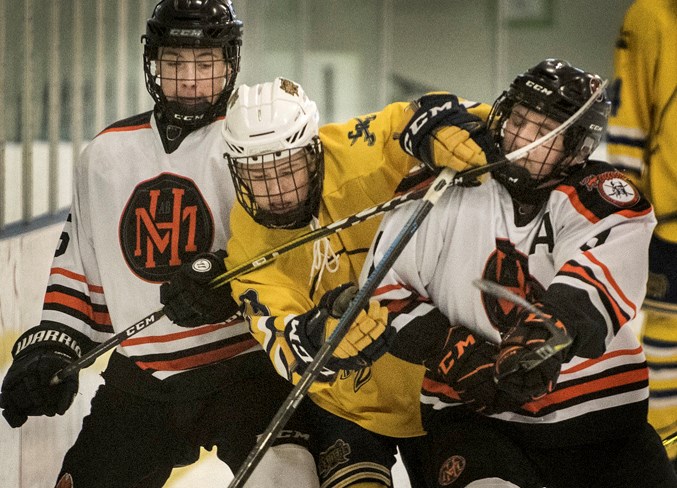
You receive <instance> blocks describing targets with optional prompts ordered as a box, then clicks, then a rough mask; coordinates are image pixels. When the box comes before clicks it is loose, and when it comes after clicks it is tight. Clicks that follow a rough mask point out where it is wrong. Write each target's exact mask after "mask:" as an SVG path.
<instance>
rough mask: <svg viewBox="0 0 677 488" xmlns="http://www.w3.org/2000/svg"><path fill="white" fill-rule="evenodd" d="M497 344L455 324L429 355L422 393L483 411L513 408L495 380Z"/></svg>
mask: <svg viewBox="0 0 677 488" xmlns="http://www.w3.org/2000/svg"><path fill="white" fill-rule="evenodd" d="M497 355H498V346H496V345H495V344H492V343H490V342H488V341H486V340H484V339H483V338H481V337H480V336H478V335H476V334H474V333H473V332H472V331H470V330H469V329H467V328H465V327H462V326H454V327H452V328H451V329H449V330H448V334H447V339H446V342H445V344H444V346H443V347H442V349H441V350H440V352H439V353H437V354H436V355H435V356H433V357H430V358H428V359H426V360H425V361H424V362H423V365H424V366H425V367H426V373H425V376H424V379H423V386H422V394H423V395H426V396H434V397H439V398H441V399H442V401H444V402H447V403H457V402H460V403H464V404H465V405H466V406H467V407H469V408H471V409H472V410H475V411H476V412H481V413H484V414H493V413H499V412H504V411H506V410H511V409H513V408H515V407H517V406H519V403H516V402H514V401H513V400H512V398H510V397H509V396H508V395H507V394H505V393H504V392H503V391H501V390H499V389H497V388H496V384H495V382H494V362H495V360H496V356H497Z"/></svg>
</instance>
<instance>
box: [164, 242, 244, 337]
mask: <svg viewBox="0 0 677 488" xmlns="http://www.w3.org/2000/svg"><path fill="white" fill-rule="evenodd" d="M225 258H226V251H223V250H219V251H216V252H213V253H202V254H198V255H197V256H196V257H195V259H194V260H193V261H192V262H190V263H185V264H183V265H181V267H180V268H179V270H178V271H177V272H176V273H175V274H174V275H173V276H172V279H171V280H170V281H169V282H167V283H163V284H162V286H160V301H161V302H162V304H163V305H164V306H165V307H164V312H165V314H166V315H167V317H168V318H169V319H170V320H171V321H172V322H174V323H175V324H177V325H180V326H181V327H198V326H200V325H204V324H215V323H218V322H223V321H225V320H228V319H229V318H230V317H232V316H233V315H235V314H236V313H237V311H238V309H239V306H238V304H237V302H235V300H233V297H232V296H231V292H232V290H231V287H230V283H226V284H225V285H223V286H219V287H217V288H212V287H211V286H210V285H209V282H210V281H211V280H212V279H214V278H216V277H217V276H219V275H222V274H223V273H225V272H226V265H225V263H224V259H225Z"/></svg>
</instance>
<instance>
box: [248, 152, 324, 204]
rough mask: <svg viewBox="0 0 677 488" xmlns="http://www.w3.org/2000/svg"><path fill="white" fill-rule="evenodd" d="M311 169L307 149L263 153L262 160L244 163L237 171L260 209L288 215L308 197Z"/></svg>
mask: <svg viewBox="0 0 677 488" xmlns="http://www.w3.org/2000/svg"><path fill="white" fill-rule="evenodd" d="M266 160H267V161H266ZM309 170H310V171H313V170H314V168H308V162H307V152H306V150H304V149H302V150H299V151H296V152H295V153H294V154H291V155H290V154H289V152H287V151H284V152H282V153H276V154H274V155H269V156H268V157H265V156H264V162H263V163H261V164H249V165H246V166H242V167H240V168H239V169H238V173H239V174H240V176H241V177H242V179H243V180H244V182H245V184H246V185H247V186H248V187H249V189H250V191H251V192H252V195H253V197H254V199H255V200H256V204H257V206H258V207H259V208H261V209H262V210H266V211H268V212H270V213H273V214H285V213H287V212H290V211H293V210H296V209H297V208H298V207H299V206H300V205H302V204H303V203H304V202H305V201H306V199H307V198H308V185H309V182H310V176H309V174H310V173H309Z"/></svg>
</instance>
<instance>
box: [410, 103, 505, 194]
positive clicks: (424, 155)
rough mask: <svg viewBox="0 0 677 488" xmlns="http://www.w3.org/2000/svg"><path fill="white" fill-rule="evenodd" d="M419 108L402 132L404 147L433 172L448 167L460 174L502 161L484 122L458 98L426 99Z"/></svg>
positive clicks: (469, 183)
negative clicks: (470, 111) (489, 163)
mask: <svg viewBox="0 0 677 488" xmlns="http://www.w3.org/2000/svg"><path fill="white" fill-rule="evenodd" d="M418 105H419V108H418V110H417V111H416V112H415V113H414V115H413V116H412V118H411V120H410V121H409V123H408V124H407V125H406V127H405V128H404V130H403V131H402V135H401V136H400V146H401V147H402V149H403V150H404V151H405V152H406V153H407V154H410V155H411V156H414V157H415V158H417V159H419V160H421V161H423V163H425V165H426V166H428V167H429V168H430V169H431V170H433V171H437V170H439V169H440V168H441V167H448V168H451V169H453V170H455V171H457V172H460V171H463V170H467V169H471V168H475V167H479V166H483V165H485V164H487V161H489V162H495V161H498V160H499V159H500V158H501V153H500V150H499V149H498V146H497V145H496V143H495V142H494V140H493V137H492V135H491V133H490V132H489V130H488V129H487V127H486V125H485V124H484V121H483V120H482V119H481V118H479V117H478V116H476V115H473V114H471V113H469V112H468V111H467V109H466V108H465V107H464V106H463V105H461V104H460V103H459V101H458V98H457V97H456V96H455V95H450V94H436V95H425V96H423V97H422V98H420V99H419V100H418ZM480 179H482V178H480ZM477 183H478V182H477V180H473V181H472V182H468V184H467V185H473V184H477ZM467 185H466V186H467Z"/></svg>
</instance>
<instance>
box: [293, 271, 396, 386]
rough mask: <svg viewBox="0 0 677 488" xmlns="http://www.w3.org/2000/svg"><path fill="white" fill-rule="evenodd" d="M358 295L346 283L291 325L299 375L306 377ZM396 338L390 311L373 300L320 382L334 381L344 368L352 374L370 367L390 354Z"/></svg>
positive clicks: (337, 349)
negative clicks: (307, 371)
mask: <svg viewBox="0 0 677 488" xmlns="http://www.w3.org/2000/svg"><path fill="white" fill-rule="evenodd" d="M355 293H357V287H356V286H355V285H353V284H352V283H346V284H343V285H341V286H339V287H338V288H335V289H333V290H330V291H328V292H327V293H325V294H324V296H323V297H322V298H321V299H320V303H319V305H318V306H317V307H315V308H313V309H312V310H310V311H308V312H306V313H304V314H302V315H298V316H297V317H295V318H294V319H292V320H291V321H290V322H289V323H288V324H287V326H286V328H285V337H286V339H287V342H288V343H289V346H290V347H291V350H292V352H293V354H294V357H295V358H296V363H297V370H296V371H297V372H298V373H299V374H303V372H304V371H305V369H306V367H307V366H308V365H309V364H310V363H311V362H312V361H313V358H314V357H315V356H316V354H317V352H318V351H319V350H320V348H321V347H322V345H323V344H324V342H325V341H326V340H327V338H328V337H329V336H330V335H331V334H332V332H334V329H335V328H336V326H337V325H338V322H339V319H340V317H341V315H342V314H343V313H344V312H345V310H346V309H347V308H348V305H349V304H350V301H351V300H352V299H353V297H354V296H355ZM394 337H395V329H394V328H393V327H392V326H391V325H389V324H388V309H387V308H385V307H381V305H380V304H379V303H378V301H376V300H371V301H370V302H369V305H368V307H367V308H366V309H365V310H363V311H361V312H360V314H359V315H358V316H357V318H356V319H355V322H353V324H352V325H351V326H350V329H349V330H348V332H347V333H346V335H345V336H344V337H343V339H342V340H341V342H340V343H339V345H338V347H337V348H336V349H335V350H334V354H333V356H332V358H331V359H330V360H329V361H328V362H327V364H326V365H325V368H324V370H323V371H322V373H321V374H320V376H319V377H318V380H320V381H333V379H334V378H335V376H336V372H337V371H338V370H340V369H344V370H349V371H350V370H359V369H362V368H364V367H366V366H369V365H370V364H371V363H373V362H374V361H376V360H377V359H378V358H380V357H381V356H383V355H384V354H385V353H386V352H387V351H388V348H389V347H390V345H391V344H392V341H393V339H394Z"/></svg>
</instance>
